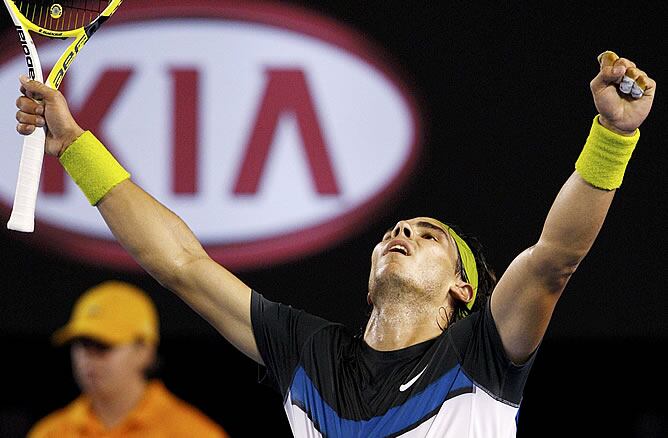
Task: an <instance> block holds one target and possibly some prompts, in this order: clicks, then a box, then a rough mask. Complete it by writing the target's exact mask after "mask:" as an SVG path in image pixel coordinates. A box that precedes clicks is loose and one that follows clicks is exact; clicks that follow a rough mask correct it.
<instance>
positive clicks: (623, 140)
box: [17, 52, 656, 438]
mask: <svg viewBox="0 0 668 438" xmlns="http://www.w3.org/2000/svg"><path fill="white" fill-rule="evenodd" d="M599 62H600V71H599V73H598V74H597V75H596V77H595V78H594V79H593V80H592V81H591V84H590V85H591V91H592V94H593V98H594V103H595V105H596V108H597V110H598V113H599V115H597V116H596V118H595V119H594V121H593V124H592V128H591V132H590V135H589V137H588V138H587V141H586V144H585V146H584V149H583V151H582V153H581V155H580V157H579V158H578V159H577V161H576V164H575V169H576V170H575V172H574V173H573V174H572V175H571V177H570V178H569V179H568V180H567V181H566V183H565V184H564V186H563V187H562V189H561V190H560V192H559V194H558V195H557V197H556V199H555V201H554V204H553V205H552V208H551V209H550V211H549V213H548V215H547V218H546V220H545V224H544V227H543V230H542V233H541V235H540V238H539V239H538V241H537V242H536V243H535V244H534V245H533V246H531V247H529V248H528V249H526V250H525V251H523V252H522V253H521V254H519V255H518V256H517V257H516V258H515V260H514V261H513V262H512V263H511V264H510V266H509V267H508V269H507V270H506V271H505V273H504V274H503V275H502V276H501V277H500V279H499V281H498V284H495V278H494V276H493V275H492V274H491V273H490V271H489V270H488V269H487V266H486V264H485V261H484V258H483V256H482V254H480V252H479V251H478V247H477V245H474V244H473V243H474V242H473V241H472V240H471V239H465V236H463V235H462V234H461V233H459V232H458V231H456V230H455V229H454V228H453V227H451V226H448V225H445V224H444V223H442V222H440V221H438V220H436V219H433V218H428V217H418V218H413V219H409V220H402V221H399V222H397V223H396V225H394V226H393V227H392V228H390V229H389V230H388V231H387V232H386V233H385V235H384V236H383V238H382V240H381V241H380V242H379V243H378V244H377V245H376V247H375V248H374V250H373V253H372V264H371V273H370V276H369V287H368V292H367V294H368V295H367V299H368V301H369V303H370V304H371V306H372V312H371V316H370V318H369V321H368V323H367V326H366V329H365V331H364V334H363V336H362V337H355V336H352V335H351V334H350V333H349V332H348V331H347V330H346V329H345V328H344V327H342V326H341V325H339V324H333V323H331V322H328V321H326V320H324V319H321V318H318V317H316V316H313V315H310V314H308V313H306V312H303V311H299V310H295V309H293V308H291V307H289V306H285V305H282V304H278V303H273V302H271V301H269V300H267V299H265V298H264V297H263V296H262V295H260V294H259V293H258V292H256V291H253V290H252V289H251V288H250V287H249V286H246V285H245V284H243V283H242V282H241V281H240V280H239V279H238V278H237V277H235V276H234V275H233V274H232V273H230V272H229V271H227V270H226V269H225V268H223V267H222V266H220V265H218V264H217V263H216V262H214V261H213V260H212V259H211V258H210V257H209V256H208V255H207V254H206V252H205V251H204V250H203V248H202V246H201V245H200V243H199V242H198V240H197V238H196V237H195V236H194V235H193V233H192V232H191V231H190V230H189V229H188V227H187V226H186V224H185V223H183V221H182V220H181V219H180V218H179V217H177V216H176V215H175V214H174V213H172V212H171V211H169V210H168V209H167V208H166V207H164V206H163V205H161V204H160V203H159V202H157V201H156V200H155V199H153V198H152V197H151V196H150V195H148V194H147V193H146V192H144V191H143V190H142V189H141V188H140V187H138V186H137V185H136V184H134V183H133V182H132V180H131V179H130V178H129V175H128V173H127V172H126V171H125V170H124V169H123V168H122V167H121V166H120V165H119V164H118V163H117V162H116V161H115V160H114V158H113V157H112V156H111V155H110V154H109V152H107V150H106V149H105V148H104V146H103V145H102V144H101V143H100V142H99V141H98V140H97V139H96V138H95V137H94V136H93V134H92V133H90V132H87V131H84V130H83V129H82V128H80V127H79V126H78V125H77V123H76V121H75V120H73V118H72V116H71V115H70V112H69V110H68V108H67V104H66V102H65V99H64V98H63V96H62V95H61V94H60V93H59V92H57V91H53V90H50V89H48V88H47V87H45V86H44V85H41V84H39V83H37V82H33V81H28V80H26V79H25V78H23V79H22V80H21V82H22V91H23V93H24V96H22V97H20V98H19V99H18V101H17V106H18V108H19V112H18V113H17V120H18V122H19V124H18V126H17V129H18V131H19V132H20V133H21V134H29V133H31V132H32V131H33V130H34V129H35V127H36V126H47V128H48V135H47V144H46V152H47V153H48V154H51V155H55V156H58V157H59V159H60V161H61V163H62V164H63V166H64V167H65V169H66V170H67V172H68V173H69V174H70V175H71V176H72V178H73V179H74V181H75V182H76V183H77V184H78V185H79V187H80V188H81V189H82V191H83V192H84V194H85V195H86V196H87V198H88V200H89V201H90V203H91V204H92V205H95V206H97V208H98V209H99V211H100V213H101V215H102V217H103V218H104V220H105V221H106V223H107V224H108V226H109V228H110V229H111V231H112V232H113V234H114V236H116V239H117V240H118V241H119V242H120V243H121V244H122V245H123V246H124V247H125V248H126V249H127V251H129V252H130V254H132V256H133V257H134V258H135V259H136V260H137V261H138V262H139V263H140V264H141V265H142V266H143V267H144V269H146V271H148V272H149V273H150V274H151V275H152V276H153V277H154V278H155V279H156V280H157V281H159V282H160V283H161V284H163V285H164V286H165V287H167V288H169V289H171V290H172V291H174V292H175V293H176V294H177V295H179V296H180V297H181V298H182V299H183V300H185V301H186V302H187V303H188V304H189V305H190V306H191V307H192V308H193V309H195V310H196V311H197V312H199V313H200V314H201V315H202V316H203V317H204V318H206V319H207V320H208V321H209V322H210V323H211V324H212V325H213V326H214V327H215V328H216V329H217V330H218V331H219V332H220V333H221V334H222V335H223V336H224V337H225V338H226V339H227V340H228V341H229V342H231V343H232V344H234V345H235V346H236V347H237V348H238V349H239V350H241V351H242V352H243V353H245V354H246V355H248V356H249V357H251V358H252V359H254V360H255V361H256V362H258V363H259V364H261V365H263V366H264V367H266V370H267V379H268V380H269V381H270V382H271V383H272V384H273V385H274V386H275V387H276V389H277V390H279V391H280V392H281V394H282V395H283V400H284V408H285V411H286V413H287V415H288V419H289V421H290V425H291V427H292V431H293V433H294V435H295V436H298V437H316V436H332V437H334V436H339V437H353V436H354V437H381V436H403V437H446V438H454V437H456V438H462V437H469V438H472V437H484V438H489V437H512V436H515V433H516V418H517V412H518V409H519V404H520V401H521V398H522V391H523V388H524V384H525V382H526V379H527V375H528V373H529V369H530V367H531V364H532V363H533V360H534V357H535V354H534V353H535V351H536V349H537V348H538V345H539V344H540V342H541V340H542V338H543V336H544V334H545V331H546V329H547V325H548V323H549V320H550V318H551V316H552V312H553V310H554V308H555V305H556V303H557V300H558V299H559V297H560V295H561V293H562V291H563V290H564V288H565V286H566V284H567V282H568V280H569V278H570V277H571V275H572V274H573V273H574V272H575V270H576V268H577V267H578V265H579V263H580V262H581V261H582V260H583V258H584V257H585V255H586V254H587V252H588V251H589V249H590V248H591V246H592V244H593V242H594V240H595V238H596V236H597V234H598V232H599V230H600V229H601V226H602V225H603V221H604V219H605V216H606V214H607V211H608V208H609V207H610V204H611V202H612V199H613V196H614V194H615V189H616V188H618V187H619V186H620V185H621V182H622V177H623V175H624V171H625V168H626V164H627V162H628V161H629V159H630V157H631V153H632V151H633V149H634V147H635V145H636V143H637V141H638V137H639V131H638V127H639V126H640V124H641V123H642V122H643V121H644V120H645V118H646V117H647V115H648V114H649V111H650V108H651V106H652V101H653V98H654V92H655V88H656V84H655V82H654V81H653V80H652V79H650V78H649V77H648V75H647V74H646V73H645V72H643V71H642V70H640V69H638V68H637V67H636V65H635V64H634V63H633V62H632V61H630V60H628V59H625V58H619V57H618V56H617V55H616V54H614V53H613V52H605V53H603V54H602V55H601V56H600V57H599ZM34 99H36V100H34ZM337 275H339V274H337ZM492 291H493V293H492Z"/></svg>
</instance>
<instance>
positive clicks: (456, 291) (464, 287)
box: [450, 280, 473, 303]
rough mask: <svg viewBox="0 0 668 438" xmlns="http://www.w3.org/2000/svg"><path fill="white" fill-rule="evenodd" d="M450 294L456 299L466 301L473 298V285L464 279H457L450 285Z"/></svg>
mask: <svg viewBox="0 0 668 438" xmlns="http://www.w3.org/2000/svg"><path fill="white" fill-rule="evenodd" d="M450 295H451V296H452V297H453V298H454V299H455V300H457V301H461V302H463V303H468V302H469V301H471V300H472V299H473V286H471V285H470V284H468V283H467V282H465V281H461V280H459V281H457V283H455V284H453V285H452V286H450Z"/></svg>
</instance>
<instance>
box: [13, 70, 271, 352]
mask: <svg viewBox="0 0 668 438" xmlns="http://www.w3.org/2000/svg"><path fill="white" fill-rule="evenodd" d="M21 83H22V92H23V94H24V96H21V97H19V99H18V100H17V107H18V108H19V111H18V113H17V116H16V118H17V120H18V122H19V123H18V125H17V130H18V132H19V133H21V134H24V135H27V134H30V133H31V132H32V131H34V129H35V127H36V126H45V124H46V126H48V134H47V142H46V152H47V153H48V154H50V155H55V156H58V157H60V158H61V162H62V161H63V159H64V158H65V156H64V155H63V154H64V153H65V152H66V151H67V150H68V148H70V146H72V149H70V150H69V151H68V153H67V154H65V155H69V156H70V157H69V158H68V159H69V160H70V161H73V162H74V164H75V165H76V166H79V167H81V168H82V175H83V176H84V177H85V176H86V175H93V179H92V180H89V181H86V182H83V183H81V181H78V180H77V178H76V177H75V181H77V183H78V184H79V185H80V186H82V185H83V186H86V187H85V188H84V192H85V193H86V195H87V196H88V198H89V200H91V202H92V203H94V204H95V205H96V206H97V207H98V210H99V211H100V213H101V214H102V217H103V218H104V220H105V222H106V223H107V225H108V226H109V228H110V229H111V231H112V232H113V234H114V236H115V237H116V239H117V240H118V241H119V242H120V243H121V245H123V247H124V248H125V249H126V250H127V251H128V252H129V253H130V254H131V255H132V256H133V257H134V258H135V260H137V262H138V263H139V264H140V265H141V266H142V267H143V268H144V269H145V270H146V271H147V272H148V273H149V274H151V275H152V276H153V277H154V278H155V279H156V280H157V281H158V282H160V283H161V284H162V285H163V286H165V287H166V288H168V289H170V290H172V291H174V292H175V293H176V294H177V295H178V296H179V297H181V298H182V299H183V300H184V301H185V302H186V303H188V304H189V305H190V306H191V307H192V308H193V309H194V310H195V311H197V312H198V313H199V314H200V315H202V316H203V317H204V318H205V319H207V320H208V321H209V323H211V325H213V326H214V327H215V328H216V329H217V330H218V331H219V332H220V333H221V334H222V335H223V336H224V337H225V338H226V339H227V340H228V341H229V342H231V343H232V344H233V345H234V346H235V347H237V348H238V349H239V350H241V351H242V352H243V353H245V354H246V355H247V356H249V357H250V358H252V359H254V360H255V361H257V362H261V358H260V355H259V353H258V350H257V346H256V344H255V339H254V337H253V330H252V325H251V319H250V302H251V291H250V288H249V287H248V286H246V285H245V284H244V283H243V282H241V281H240V280H239V279H238V278H237V277H235V276H234V275H233V274H231V273H230V272H229V271H227V270H226V269H225V268H223V267H222V266H220V265H219V264H217V263H216V262H214V261H213V260H212V259H211V258H210V257H209V256H208V255H207V254H206V252H205V251H204V249H203V248H202V245H201V244H200V243H199V241H198V240H197V238H196V237H195V235H194V234H193V233H192V232H191V230H190V229H189V228H188V226H187V225H186V224H185V223H184V222H183V221H182V220H181V219H180V218H179V217H178V216H177V215H176V214H174V213H173V212H171V211H170V210H169V209H167V208H166V207H165V206H164V205H162V204H160V203H159V202H158V201H156V200H155V199H154V198H152V197H151V196H150V195H149V194H148V193H146V192H145V191H143V190H142V189H141V188H140V187H139V186H137V185H136V184H134V183H133V182H132V181H131V180H130V179H127V177H125V176H123V175H121V176H120V177H119V176H118V175H117V176H115V177H114V178H116V180H114V179H113V178H112V179H111V180H110V181H111V182H105V183H102V182H98V181H96V180H95V178H98V176H99V174H104V173H106V172H107V169H106V168H101V169H98V170H97V171H96V170H95V169H94V168H95V166H98V167H99V166H100V164H99V163H96V162H95V161H99V158H97V156H95V158H91V157H93V155H92V151H94V150H97V151H98V152H100V151H102V152H106V151H105V150H104V149H103V147H102V145H101V144H99V143H97V144H96V142H95V139H94V138H93V137H92V135H91V134H90V133H86V134H85V133H84V131H83V130H82V129H81V128H80V127H79V126H78V125H77V123H76V121H75V120H74V119H73V118H72V115H71V113H70V111H69V109H68V107H67V102H66V101H65V98H64V97H63V95H62V94H61V93H59V92H58V91H55V90H52V89H50V88H49V87H46V86H44V85H43V84H40V83H39V82H35V81H28V80H27V79H26V78H22V79H21ZM33 99H37V100H39V101H41V103H37V102H36V101H35V100H33ZM100 148H101V149H100ZM72 154H77V156H75V157H72ZM100 156H101V157H104V154H102V155H100ZM107 159H109V160H112V161H113V158H111V157H110V156H108V157H107ZM114 166H119V165H118V164H117V163H115V162H113V163H110V166H109V167H114ZM117 169H119V172H120V173H123V170H122V168H120V166H119V167H118V168H117ZM68 171H70V169H68ZM80 176H81V175H80ZM119 181H120V182H119ZM105 184H106V185H105ZM96 185H99V186H101V187H102V190H101V193H100V194H97V195H96V194H95V193H94V192H95V191H96V190H97V189H98V187H95V186H96ZM91 186H92V188H91ZM107 186H109V187H107ZM94 189H95V190H94ZM98 191H99V190H98ZM98 198H99V199H98Z"/></svg>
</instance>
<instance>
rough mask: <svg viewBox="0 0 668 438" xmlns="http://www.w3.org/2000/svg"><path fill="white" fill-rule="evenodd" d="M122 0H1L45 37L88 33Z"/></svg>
mask: <svg viewBox="0 0 668 438" xmlns="http://www.w3.org/2000/svg"><path fill="white" fill-rule="evenodd" d="M122 2H123V0H5V3H6V4H7V7H8V8H9V9H10V10H11V12H12V13H13V14H14V15H16V17H17V18H18V20H19V21H20V22H21V24H23V26H25V27H26V28H27V29H28V30H30V31H32V32H35V33H38V34H40V35H43V36H46V37H49V38H69V37H75V36H78V35H80V34H81V33H86V34H87V35H88V36H90V35H92V34H93V33H94V32H95V31H96V30H97V28H99V27H100V25H101V24H102V23H104V21H106V20H107V19H108V18H109V17H111V16H112V15H113V14H114V12H116V10H117V9H118V7H119V6H120V4H121V3H122Z"/></svg>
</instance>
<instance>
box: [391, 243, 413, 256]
mask: <svg viewBox="0 0 668 438" xmlns="http://www.w3.org/2000/svg"><path fill="white" fill-rule="evenodd" d="M387 252H398V253H399V254H402V255H408V249H406V247H405V246H403V245H392V247H390V249H388V250H387Z"/></svg>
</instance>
